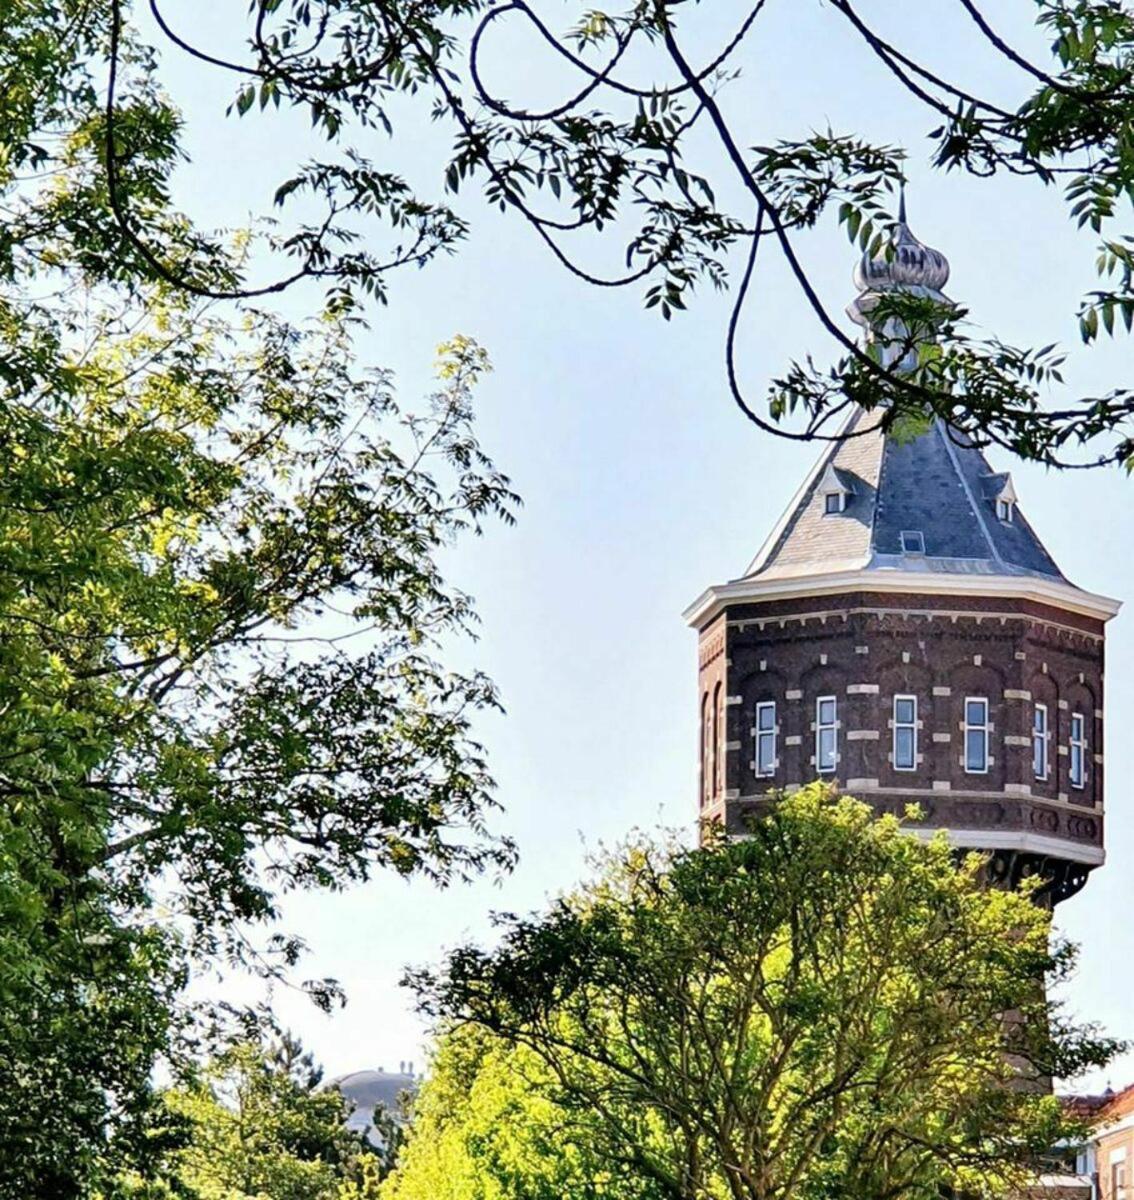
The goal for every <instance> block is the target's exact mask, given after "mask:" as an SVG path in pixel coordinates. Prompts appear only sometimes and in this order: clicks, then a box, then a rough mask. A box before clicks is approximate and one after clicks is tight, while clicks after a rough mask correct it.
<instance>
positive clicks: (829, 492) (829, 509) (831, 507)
mask: <svg viewBox="0 0 1134 1200" xmlns="http://www.w3.org/2000/svg"><path fill="white" fill-rule="evenodd" d="M852 480H853V477H849V476H848V475H847V473H846V472H845V471H840V470H839V469H838V467H833V466H831V464H830V463H828V464H827V469H826V470H825V471H824V472H823V478H822V479H820V480H819V487H818V491H819V494H820V495H821V496H822V497H823V515H824V516H825V517H833V516H836V515H838V514H839V513H842V512H846V510H847V505H848V504H849V503H850V498H851V496H852V495H854V483H853V481H852Z"/></svg>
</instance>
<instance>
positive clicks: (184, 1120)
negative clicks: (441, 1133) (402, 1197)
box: [114, 1034, 385, 1200]
mask: <svg viewBox="0 0 1134 1200" xmlns="http://www.w3.org/2000/svg"><path fill="white" fill-rule="evenodd" d="M162 1104H163V1106H164V1111H165V1114H166V1115H165V1123H166V1137H165V1142H166V1146H165V1148H164V1153H163V1154H162V1155H161V1156H160V1163H159V1165H158V1166H157V1167H156V1169H154V1170H151V1171H150V1172H148V1173H147V1175H148V1177H142V1176H141V1175H139V1174H138V1173H137V1172H134V1171H126V1172H124V1173H123V1174H122V1176H121V1177H120V1178H119V1179H118V1180H116V1181H115V1184H114V1188H115V1190H116V1192H117V1194H118V1195H119V1196H121V1198H122V1200H173V1198H174V1197H179V1198H184V1200H264V1198H267V1200H377V1197H378V1186H379V1182H380V1180H381V1177H382V1174H383V1172H384V1167H385V1162H384V1159H383V1157H382V1155H381V1154H380V1153H379V1151H378V1150H377V1149H376V1148H375V1147H374V1146H373V1145H371V1144H370V1142H369V1141H368V1140H367V1138H366V1136H365V1133H364V1132H359V1131H355V1130H352V1129H349V1128H348V1127H347V1125H346V1118H347V1116H348V1115H349V1109H350V1106H349V1104H348V1103H347V1101H346V1100H345V1099H344V1097H343V1096H342V1094H341V1093H340V1092H339V1091H337V1090H336V1089H335V1088H334V1087H333V1086H329V1087H328V1086H324V1085H323V1079H322V1071H321V1070H320V1069H319V1068H318V1067H316V1066H315V1064H314V1061H313V1059H312V1057H311V1055H310V1054H308V1053H305V1052H304V1051H303V1049H302V1047H301V1046H300V1045H299V1043H298V1042H296V1041H295V1039H294V1038H292V1037H290V1036H288V1035H286V1034H284V1035H282V1036H281V1037H278V1038H277V1039H275V1040H270V1041H268V1042H266V1043H261V1042H248V1041H235V1042H232V1043H230V1044H229V1045H227V1046H225V1047H224V1048H223V1049H221V1050H220V1051H219V1052H218V1053H216V1054H215V1055H213V1056H212V1057H210V1058H209V1059H208V1060H207V1061H206V1062H204V1063H203V1064H202V1065H201V1066H200V1068H199V1069H198V1070H197V1071H196V1072H195V1073H194V1075H193V1077H192V1079H191V1080H189V1081H187V1082H185V1083H184V1084H182V1085H180V1086H178V1087H175V1088H170V1089H168V1090H167V1091H166V1092H164V1093H163V1095H162Z"/></svg>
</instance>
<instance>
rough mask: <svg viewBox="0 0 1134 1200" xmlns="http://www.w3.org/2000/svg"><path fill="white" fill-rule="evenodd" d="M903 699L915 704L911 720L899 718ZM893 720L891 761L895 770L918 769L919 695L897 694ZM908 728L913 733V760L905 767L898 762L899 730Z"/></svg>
mask: <svg viewBox="0 0 1134 1200" xmlns="http://www.w3.org/2000/svg"><path fill="white" fill-rule="evenodd" d="M902 700H908V701H909V702H910V703H911V704H912V705H913V719H912V720H910V721H899V720H898V703H899V701H902ZM892 713H893V720H892V721H891V722H890V724H891V726H892V734H891V750H892V753H891V756H890V761H891V764H892V765H893V768H894V770H895V771H916V770H917V697H916V696H911V695H908V694H902V695H897V696H895V697H894V705H893V710H892ZM899 729H908V730H910V732H911V734H912V742H911V745H912V748H913V761H912V762H911V763H910V765H909V766H908V767H904V766H902V765H900V764H899V762H898V730H899Z"/></svg>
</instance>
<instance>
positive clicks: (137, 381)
mask: <svg viewBox="0 0 1134 1200" xmlns="http://www.w3.org/2000/svg"><path fill="white" fill-rule="evenodd" d="M97 300H98V297H97V296H90V297H88V300H87V302H88V303H89V304H90V305H91V309H92V311H93V313H94V315H93V316H92V317H91V318H90V320H89V323H88V324H86V325H84V326H80V325H79V324H78V323H77V322H75V316H76V314H75V310H74V309H73V308H68V307H65V306H57V307H55V308H51V307H48V306H41V307H40V308H39V309H38V311H36V312H35V314H34V319H33V320H30V321H29V319H28V316H27V309H26V308H25V309H24V310H23V311H22V312H19V311H17V310H16V309H15V308H14V307H12V306H9V307H7V308H4V307H3V306H0V344H2V345H3V347H4V349H3V357H4V358H5V359H6V361H7V362H8V363H9V364H10V370H11V372H12V375H11V377H10V378H9V381H8V382H7V383H6V384H3V391H4V395H3V405H2V407H0V740H2V742H3V744H4V746H5V752H4V755H3V761H2V764H0V788H2V790H3V795H4V801H5V804H4V814H3V817H2V819H0V905H3V910H4V915H5V920H4V933H3V934H2V935H0V992H2V995H3V999H4V1005H3V1017H2V1018H0V1063H2V1064H3V1066H2V1067H0V1071H2V1072H3V1075H4V1080H5V1082H6V1083H7V1087H6V1088H5V1094H4V1101H3V1104H2V1105H0V1109H2V1112H0V1122H7V1123H8V1127H9V1128H10V1129H11V1131H12V1137H11V1139H6V1141H5V1146H6V1150H5V1155H4V1160H3V1164H2V1166H0V1180H2V1181H3V1184H4V1185H6V1186H8V1187H9V1190H7V1191H5V1190H4V1187H3V1186H0V1194H4V1195H8V1194H12V1195H21V1196H32V1195H45V1196H53V1197H60V1196H66V1195H70V1194H81V1192H82V1188H83V1187H84V1186H86V1185H85V1184H84V1183H83V1182H82V1181H83V1180H89V1179H93V1178H95V1177H97V1175H98V1172H99V1171H100V1170H101V1169H102V1168H101V1167H100V1166H99V1164H100V1163H102V1162H104V1161H105V1159H106V1155H107V1154H109V1153H110V1147H112V1146H113V1145H115V1139H116V1138H118V1136H119V1134H122V1136H127V1135H129V1136H130V1138H132V1139H133V1141H132V1144H133V1146H134V1148H135V1150H136V1152H137V1153H138V1154H139V1155H142V1156H143V1157H144V1155H145V1154H146V1153H147V1150H146V1146H147V1142H146V1140H145V1138H144V1137H143V1135H142V1131H143V1129H144V1126H145V1119H144V1116H145V1114H144V1111H143V1110H147V1111H148V1108H149V1099H150V1098H149V1091H148V1087H147V1083H146V1081H147V1079H148V1076H149V1072H150V1070H151V1068H152V1065H153V1062H154V1059H155V1056H157V1055H159V1054H161V1053H164V1054H170V1053H175V1051H176V1047H177V1044H178V1042H179V1040H180V1037H179V1034H180V1027H181V1024H182V1022H183V1020H184V1019H187V1018H185V1017H184V1015H182V1014H179V1013H178V1005H177V1004H176V1001H175V998H176V995H177V993H178V990H179V986H180V983H181V981H182V979H183V976H184V973H185V971H186V969H187V963H188V961H190V960H191V959H193V958H196V959H198V960H200V961H202V962H211V963H214V964H216V965H217V966H218V967H219V966H221V965H222V964H229V965H233V964H244V965H248V966H252V967H254V968H255V969H258V970H263V971H265V972H269V973H272V974H275V973H278V972H280V971H282V970H286V969H288V968H289V967H291V966H294V964H295V963H296V962H297V960H298V958H299V955H300V953H301V950H302V946H301V945H300V944H299V943H298V942H297V941H296V940H295V939H293V938H291V937H289V936H288V935H287V934H286V931H283V932H272V933H271V936H270V938H269V940H268V941H267V942H266V944H263V935H262V934H257V933H255V932H254V930H253V929H252V928H251V926H252V925H255V924H257V923H259V924H263V923H265V922H272V921H273V920H274V918H275V917H276V915H277V910H278V897H279V896H280V894H281V893H283V892H286V891H287V890H290V889H294V888H310V887H322V888H340V887H343V886H346V885H348V884H350V883H352V882H355V881H358V880H364V879H366V878H367V877H369V875H370V873H371V872H372V871H374V870H376V869H392V870H395V871H397V872H399V873H402V874H406V875H409V874H413V873H424V874H427V875H429V876H431V877H432V878H434V879H435V880H436V881H438V882H439V883H445V882H447V881H449V880H451V879H455V878H463V877H467V876H468V875H470V874H472V873H476V872H479V871H482V870H484V869H485V868H507V867H508V866H509V864H510V863H511V861H512V855H513V851H512V847H511V844H510V843H509V842H508V841H507V840H501V839H498V838H496V837H494V836H492V835H491V834H490V833H489V831H488V829H487V827H486V820H487V817H488V814H489V812H490V810H491V809H492V807H493V800H492V798H491V792H490V789H491V780H490V778H489V776H488V773H487V768H486V765H485V762H484V759H483V755H482V752H481V750H480V748H479V746H478V745H477V743H476V742H475V740H474V739H473V737H472V735H471V721H472V719H473V717H474V715H475V713H476V712H477V711H478V710H480V709H484V708H491V707H494V706H495V705H496V704H497V699H496V693H495V691H494V689H493V687H492V685H491V683H490V682H489V681H488V680H487V679H485V678H484V677H482V676H480V675H478V674H471V675H460V674H455V673H453V672H450V671H448V670H446V669H445V668H444V666H443V665H442V664H441V663H440V662H439V661H438V659H437V657H436V655H437V649H438V646H439V642H440V640H441V639H442V638H445V637H449V636H452V635H453V634H455V633H460V632H461V631H467V630H469V629H470V628H471V627H472V622H473V619H474V618H473V613H472V610H471V607H470V603H469V600H468V598H467V597H465V596H464V595H462V594H461V593H459V592H457V591H454V590H452V589H451V588H449V587H448V586H447V584H446V582H445V581H444V579H443V578H442V576H441V574H440V572H439V570H438V567H437V563H436V555H437V553H438V551H440V550H441V549H442V548H443V547H445V546H447V545H448V544H449V543H450V542H451V541H452V539H453V538H455V537H457V536H459V535H460V534H461V533H463V532H472V531H476V530H479V528H480V527H481V522H482V521H483V520H484V519H486V518H489V517H494V516H498V517H502V518H504V519H505V520H511V519H512V508H513V505H514V502H515V497H514V496H513V495H512V493H511V491H510V490H509V488H508V485H507V480H506V479H505V478H504V477H503V476H501V475H500V474H499V473H498V472H496V471H495V470H494V468H493V467H492V466H491V464H490V463H489V461H488V460H487V458H486V457H485V456H484V454H483V453H482V452H481V450H480V449H479V447H478V445H477V442H476V440H475V438H474V436H473V434H472V431H471V408H470V396H471V388H472V386H473V384H474V383H475V381H476V379H477V378H478V377H479V375H480V374H481V373H482V372H483V371H484V370H485V369H486V366H487V363H486V359H485V357H484V354H483V352H482V351H481V350H480V349H479V348H478V347H477V346H475V345H474V344H473V343H471V342H469V341H467V340H464V339H457V340H456V341H454V342H453V343H451V344H450V345H448V346H447V347H444V348H443V354H442V360H441V362H442V365H441V374H442V386H441V389H440V390H439V391H438V393H437V395H436V396H435V397H434V398H433V400H432V402H431V406H430V409H429V411H428V412H427V413H426V414H424V415H420V416H406V417H403V416H401V414H400V413H399V411H398V409H397V407H396V405H395V402H394V399H393V396H392V394H391V391H390V387H389V381H388V379H387V378H386V376H385V375H384V374H382V373H381V372H359V371H357V370H356V368H355V366H354V349H353V338H354V336H355V332H356V330H357V322H356V321H355V320H353V319H351V318H348V317H344V316H329V317H327V318H325V319H324V320H322V321H320V322H318V323H317V324H313V325H312V326H310V327H308V328H303V329H300V328H295V327H292V326H289V325H287V324H286V323H284V322H282V321H280V320H279V319H277V318H274V317H272V316H270V315H269V314H265V313H257V312H249V313H247V315H246V320H245V324H244V328H243V329H241V330H234V329H232V328H231V326H230V325H229V324H228V323H227V322H225V321H224V320H222V319H220V318H218V317H216V316H214V315H212V314H210V313H209V312H208V311H207V310H202V309H200V308H199V307H194V306H191V305H189V304H187V303H186V302H185V301H184V300H178V299H176V298H170V297H167V296H161V295H155V296H152V297H151V298H150V300H149V303H148V305H147V307H146V309H145V310H144V311H143V312H142V313H140V314H139V313H138V312H137V311H135V310H134V309H133V308H131V310H130V314H129V317H128V318H124V317H122V316H121V315H120V314H118V313H116V312H115V311H113V310H111V309H109V308H106V307H102V306H98V304H97ZM65 319H66V320H67V321H71V322H73V324H72V327H70V328H67V327H65V325H64V320H65ZM170 914H173V915H174V919H173V920H172V921H171V920H170ZM306 986H307V987H308V989H309V990H310V992H311V994H312V996H313V997H314V998H315V999H316V1000H317V1001H319V1002H320V1003H322V1004H324V1005H329V1004H331V1003H332V1002H333V1001H334V999H335V997H336V995H337V992H336V988H335V986H334V984H333V981H312V982H311V983H309V984H307V985H306ZM57 1112H59V1113H64V1114H65V1116H63V1117H59V1118H57V1117H56V1115H55V1114H56V1113H57ZM114 1154H115V1155H117V1156H119V1157H121V1156H124V1155H126V1154H127V1150H126V1149H125V1148H124V1147H123V1148H121V1149H120V1150H115V1151H114ZM45 1163H51V1164H56V1165H57V1166H58V1170H59V1171H60V1172H61V1176H60V1178H59V1179H55V1177H54V1176H52V1175H51V1174H50V1172H49V1170H48V1167H47V1166H45ZM52 1169H54V1168H52ZM64 1180H66V1181H67V1182H64ZM37 1187H38V1188H42V1189H43V1190H41V1191H37V1190H36V1189H37Z"/></svg>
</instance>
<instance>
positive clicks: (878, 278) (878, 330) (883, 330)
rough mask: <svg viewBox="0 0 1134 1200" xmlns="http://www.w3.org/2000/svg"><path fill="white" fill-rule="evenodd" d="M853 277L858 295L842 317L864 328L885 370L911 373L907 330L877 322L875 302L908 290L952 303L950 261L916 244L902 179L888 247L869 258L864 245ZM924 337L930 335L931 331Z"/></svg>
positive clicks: (912, 354)
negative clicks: (948, 285) (946, 290)
mask: <svg viewBox="0 0 1134 1200" xmlns="http://www.w3.org/2000/svg"><path fill="white" fill-rule="evenodd" d="M853 278H854V285H855V287H856V288H858V295H857V296H856V297H855V298H854V300H853V301H852V302H851V303H850V305H848V307H847V314H848V315H849V316H850V318H851V320H852V321H854V322H855V324H856V325H861V326H862V327H863V329H865V330H866V340H867V341H868V342H876V343H878V344H879V346H880V348H881V350H882V359H883V362H884V363H885V365H886V366H888V367H891V368H895V369H897V370H912V369H913V367H914V366H915V365H916V363H917V353H916V351H915V350H912V349H909V342H910V338H909V335H908V332H907V330H906V329H905V327H904V325H903V324H902V323H901V322H900V321H898V320H896V319H895V318H893V317H891V318H889V319H888V320H885V321H882V322H879V321H878V320H877V319H876V317H875V315H874V310H875V308H876V307H877V306H878V302H879V300H880V299H881V298H882V297H883V296H885V295H887V294H893V293H894V292H908V293H910V294H912V295H915V296H923V297H925V298H926V299H929V300H934V301H937V302H938V303H939V304H942V305H948V304H951V301H950V300H949V297H948V296H946V295H945V293H944V292H943V291H942V288H944V286H945V284H946V283H948V282H949V260H948V259H947V258H946V257H945V255H944V254H942V253H941V251H940V250H934V249H933V247H931V246H927V245H926V244H925V243H924V242H922V241H919V240H918V238H916V237H915V236H914V234H913V232H912V231H911V229H910V227H909V222H908V219H907V217H906V184H905V180H903V181H902V183H901V186H900V189H899V193H898V219H897V221H896V222H895V224H894V226H893V229H892V230H891V232H890V239H889V245H888V246H886V247H885V249H884V250H883V251H882V252H881V253H879V254H871V252H870V249H869V247H868V248H867V249H866V251H865V252H864V253H863V255H862V257H861V258H860V259H859V261H858V263H857V264H856V265H855V268H854V276H853ZM926 333H927V335H928V336H932V334H931V331H930V330H928V329H927V330H926ZM902 347H905V348H906V350H905V353H904V355H903V359H902V361H901V362H897V361H896V359H897V357H898V354H899V352H900V351H901V349H902Z"/></svg>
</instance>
